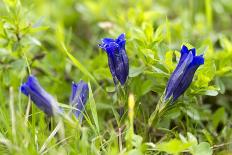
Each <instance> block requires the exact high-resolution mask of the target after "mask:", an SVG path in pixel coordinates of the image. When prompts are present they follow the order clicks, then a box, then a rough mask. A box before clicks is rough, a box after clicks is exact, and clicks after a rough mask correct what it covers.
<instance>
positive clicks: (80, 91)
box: [70, 80, 89, 119]
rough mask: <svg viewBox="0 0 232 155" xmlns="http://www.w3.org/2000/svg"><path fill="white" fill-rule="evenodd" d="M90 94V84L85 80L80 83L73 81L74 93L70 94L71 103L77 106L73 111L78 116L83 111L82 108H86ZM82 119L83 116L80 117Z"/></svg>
mask: <svg viewBox="0 0 232 155" xmlns="http://www.w3.org/2000/svg"><path fill="white" fill-rule="evenodd" d="M88 96H89V87H88V84H87V83H85V82H84V81H82V80H81V81H80V82H79V83H74V82H73V83H72V94H71V96H70V104H71V106H73V107H74V108H75V110H73V113H74V114H75V116H76V118H78V117H79V115H80V114H81V113H82V110H83V109H84V108H85V104H86V101H87V99H88ZM80 119H82V118H80Z"/></svg>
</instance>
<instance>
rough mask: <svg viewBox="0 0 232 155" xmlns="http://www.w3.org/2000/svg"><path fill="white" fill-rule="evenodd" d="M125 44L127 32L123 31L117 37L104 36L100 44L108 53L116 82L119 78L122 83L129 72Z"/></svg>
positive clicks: (122, 83)
mask: <svg viewBox="0 0 232 155" xmlns="http://www.w3.org/2000/svg"><path fill="white" fill-rule="evenodd" d="M125 44H126V40H125V34H124V33H123V34H121V35H119V36H118V38H117V39H111V38H104V39H102V43H101V44H100V45H99V47H100V48H102V49H103V50H104V51H106V53H107V55H108V65H109V68H110V72H111V74H112V76H113V80H114V83H115V84H117V80H118V81H119V82H120V83H121V85H124V84H125V82H126V80H127V77H128V73H129V62H128V57H127V54H126V49H125Z"/></svg>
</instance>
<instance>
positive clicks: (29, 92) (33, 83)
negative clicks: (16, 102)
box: [20, 75, 61, 116]
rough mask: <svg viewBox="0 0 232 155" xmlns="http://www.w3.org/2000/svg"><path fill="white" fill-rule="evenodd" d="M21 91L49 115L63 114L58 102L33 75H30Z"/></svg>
mask: <svg viewBox="0 0 232 155" xmlns="http://www.w3.org/2000/svg"><path fill="white" fill-rule="evenodd" d="M20 90H21V92H22V93H23V94H25V95H26V96H29V97H30V99H31V100H32V101H33V102H34V103H35V105H36V106H37V107H38V108H40V109H41V110H42V111H44V112H45V113H46V114H47V115H49V116H52V115H54V114H56V113H58V112H61V110H60V109H59V107H58V104H57V101H56V100H55V99H54V98H53V97H52V96H51V95H50V94H48V93H47V92H46V91H45V90H44V89H43V88H42V87H41V86H40V84H39V82H38V81H37V79H36V78H35V77H34V76H33V75H30V76H29V77H28V79H27V82H25V83H24V84H22V85H21V87H20Z"/></svg>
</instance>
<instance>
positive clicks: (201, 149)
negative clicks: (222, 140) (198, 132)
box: [192, 142, 213, 155]
mask: <svg viewBox="0 0 232 155" xmlns="http://www.w3.org/2000/svg"><path fill="white" fill-rule="evenodd" d="M192 148H193V150H192V154H193V155H212V154H213V150H212V148H211V147H210V145H209V143H207V142H201V143H200V144H198V145H195V146H193V147H192Z"/></svg>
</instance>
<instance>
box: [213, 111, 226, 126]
mask: <svg viewBox="0 0 232 155" xmlns="http://www.w3.org/2000/svg"><path fill="white" fill-rule="evenodd" d="M224 118H225V109H224V107H221V108H218V109H217V111H216V112H215V113H214V114H213V117H212V121H213V127H214V128H217V126H218V123H219V122H220V121H224Z"/></svg>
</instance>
